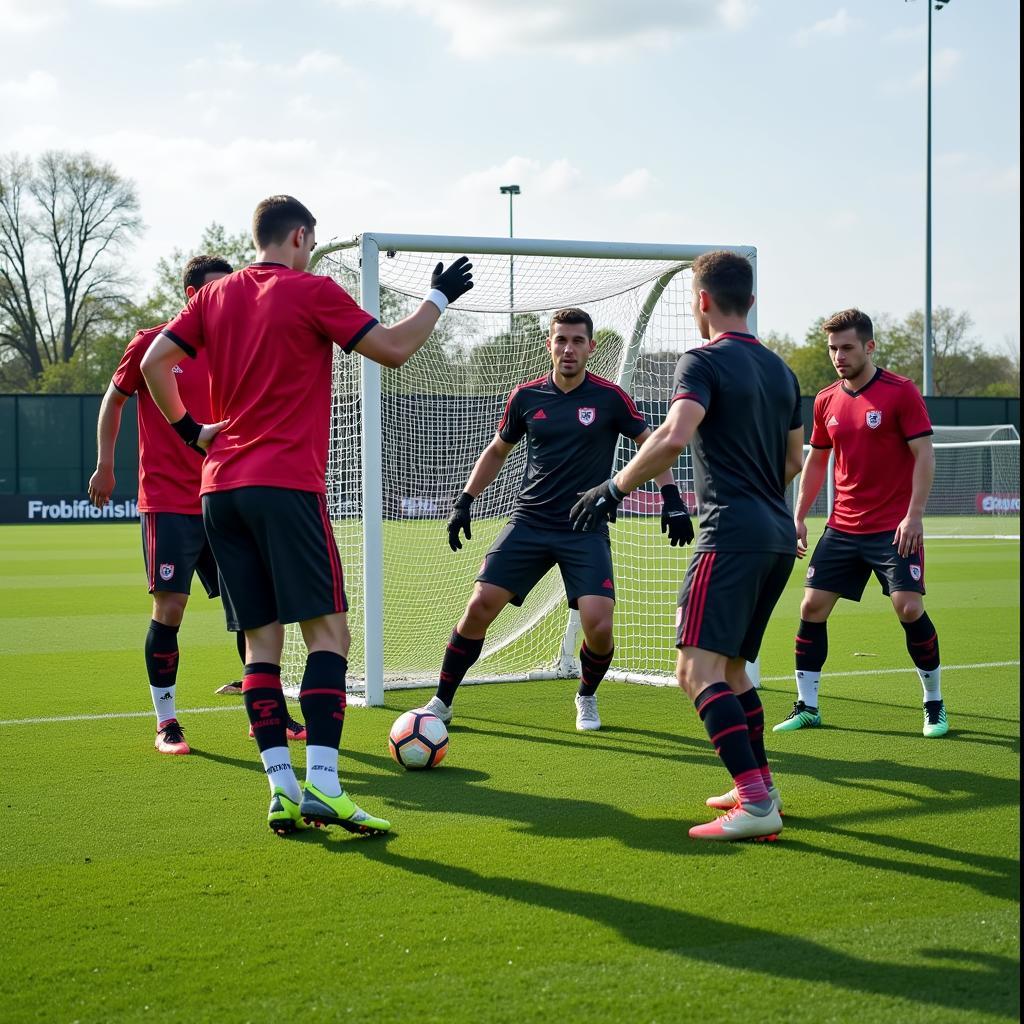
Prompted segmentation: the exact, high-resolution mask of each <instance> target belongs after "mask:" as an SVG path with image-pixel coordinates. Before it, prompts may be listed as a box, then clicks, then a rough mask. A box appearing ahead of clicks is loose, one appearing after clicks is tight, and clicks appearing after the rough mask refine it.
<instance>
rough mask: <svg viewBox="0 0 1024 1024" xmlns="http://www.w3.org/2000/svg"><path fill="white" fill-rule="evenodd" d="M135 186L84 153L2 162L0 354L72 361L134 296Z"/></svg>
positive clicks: (41, 364)
mask: <svg viewBox="0 0 1024 1024" xmlns="http://www.w3.org/2000/svg"><path fill="white" fill-rule="evenodd" d="M141 230H142V221H141V219H140V217H139V201H138V196H137V194H136V191H135V186H134V184H133V183H132V182H130V181H126V180H125V179H123V178H121V177H120V176H119V175H118V174H117V172H116V171H115V170H114V168H113V167H112V166H111V165H110V164H104V163H100V162H98V161H96V160H95V159H94V158H93V157H92V156H90V155H89V154H88V153H65V152H50V153H45V154H43V155H42V156H41V157H40V158H39V159H38V160H37V161H36V162H35V164H33V163H32V162H30V161H28V160H25V159H23V158H20V157H18V156H17V155H9V156H6V157H3V158H0V358H3V357H4V356H5V355H6V356H7V357H8V358H10V356H11V355H12V354H13V355H14V356H15V357H16V358H18V357H20V359H22V360H23V361H24V362H25V364H27V367H28V369H29V370H30V372H31V373H32V375H33V376H34V377H38V376H39V375H40V374H42V372H43V370H44V369H45V367H46V366H47V365H52V364H56V363H67V362H69V361H70V360H71V359H72V357H73V356H74V355H75V352H76V351H77V350H78V349H79V347H80V346H82V345H83V344H87V343H88V341H89V340H90V338H91V337H93V336H94V335H95V334H97V332H99V331H101V330H102V329H103V327H104V326H105V325H106V324H107V323H108V322H109V321H110V319H111V317H112V316H114V315H115V314H116V311H117V310H118V309H119V308H120V307H122V306H123V305H124V304H125V303H126V302H128V301H129V300H128V288H129V279H128V276H127V275H126V274H125V272H124V269H123V266H124V264H123V260H122V259H120V258H119V257H121V256H122V255H123V253H124V250H125V249H126V248H127V247H128V246H129V245H130V244H131V243H132V242H133V241H134V239H135V238H136V237H137V236H138V234H139V233H140V232H141Z"/></svg>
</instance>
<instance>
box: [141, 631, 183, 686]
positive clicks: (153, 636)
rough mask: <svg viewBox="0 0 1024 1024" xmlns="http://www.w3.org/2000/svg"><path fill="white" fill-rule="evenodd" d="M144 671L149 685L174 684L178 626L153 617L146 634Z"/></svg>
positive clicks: (176, 671) (176, 672) (175, 679)
mask: <svg viewBox="0 0 1024 1024" xmlns="http://www.w3.org/2000/svg"><path fill="white" fill-rule="evenodd" d="M146 673H147V674H148V675H149V685H150V686H155V687H157V688H158V689H159V688H160V687H161V686H174V684H175V682H177V679H178V627H177V626H165V625H164V624H163V623H162V622H157V621H156V619H153V620H152V621H151V622H150V624H149V632H148V633H147V634H146Z"/></svg>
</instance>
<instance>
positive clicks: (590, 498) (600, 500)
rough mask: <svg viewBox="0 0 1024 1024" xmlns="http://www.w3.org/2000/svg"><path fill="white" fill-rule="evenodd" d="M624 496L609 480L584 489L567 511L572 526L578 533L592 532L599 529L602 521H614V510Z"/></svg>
mask: <svg viewBox="0 0 1024 1024" xmlns="http://www.w3.org/2000/svg"><path fill="white" fill-rule="evenodd" d="M616 494H618V497H615V495H616ZM624 497H625V495H624V494H621V493H620V492H619V491H618V489H617V488H616V487H615V485H614V484H613V483H612V482H611V480H605V482H604V483H603V484H598V486H597V487H591V488H590V490H589V491H584V492H583V493H582V494H581V495H580V500H579V501H577V502H576V504H575V505H573V507H572V509H571V510H570V511H569V521H570V522H571V523H572V528H573V529H574V530H575V531H576V532H578V533H592V532H593V531H594V530H597V529H600V527H601V524H602V523H605V522H608V523H614V522H615V511H616V509H617V508H618V507H619V502H620V501H622V499H623V498H624Z"/></svg>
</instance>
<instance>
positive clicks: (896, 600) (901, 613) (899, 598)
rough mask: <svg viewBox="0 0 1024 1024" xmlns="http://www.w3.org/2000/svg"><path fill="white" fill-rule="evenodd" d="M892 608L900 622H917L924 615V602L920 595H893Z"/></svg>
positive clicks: (900, 593) (899, 593)
mask: <svg viewBox="0 0 1024 1024" xmlns="http://www.w3.org/2000/svg"><path fill="white" fill-rule="evenodd" d="M892 606H893V608H895V609H896V614H897V616H898V617H899V620H900V622H916V621H917V620H918V619H919V618H921V616H922V615H923V614H924V602H923V601H922V600H921V595H920V594H914V593H906V592H902V591H900V592H898V593H895V594H893V595H892Z"/></svg>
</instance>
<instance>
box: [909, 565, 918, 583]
mask: <svg viewBox="0 0 1024 1024" xmlns="http://www.w3.org/2000/svg"><path fill="white" fill-rule="evenodd" d="M910 578H911V579H912V580H913V581H914V582H915V583H920V582H921V566H919V565H912V566H911V567H910Z"/></svg>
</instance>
